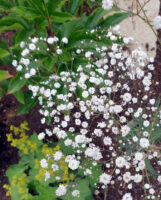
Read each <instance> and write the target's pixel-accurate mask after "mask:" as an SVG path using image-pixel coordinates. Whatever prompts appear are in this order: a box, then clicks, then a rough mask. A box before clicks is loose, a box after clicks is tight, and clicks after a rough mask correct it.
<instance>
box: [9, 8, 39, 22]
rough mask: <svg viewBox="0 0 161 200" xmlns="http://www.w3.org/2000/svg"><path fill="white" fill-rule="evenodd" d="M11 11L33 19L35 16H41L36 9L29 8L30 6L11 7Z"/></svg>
mask: <svg viewBox="0 0 161 200" xmlns="http://www.w3.org/2000/svg"><path fill="white" fill-rule="evenodd" d="M11 12H15V13H16V14H18V15H21V16H25V17H28V18H29V19H31V20H32V19H35V18H37V17H41V13H40V12H39V10H38V9H35V8H30V7H23V6H17V7H13V8H12V9H11Z"/></svg>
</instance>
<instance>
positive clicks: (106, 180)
mask: <svg viewBox="0 0 161 200" xmlns="http://www.w3.org/2000/svg"><path fill="white" fill-rule="evenodd" d="M111 178H112V176H111V175H109V174H106V173H103V174H102V175H101V176H100V178H99V182H100V183H103V184H104V185H107V184H109V183H110V181H111Z"/></svg>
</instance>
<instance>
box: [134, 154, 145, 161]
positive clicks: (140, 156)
mask: <svg viewBox="0 0 161 200" xmlns="http://www.w3.org/2000/svg"><path fill="white" fill-rule="evenodd" d="M135 159H136V160H139V161H141V160H142V159H143V153H141V152H136V153H135Z"/></svg>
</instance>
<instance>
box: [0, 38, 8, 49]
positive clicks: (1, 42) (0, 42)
mask: <svg viewBox="0 0 161 200" xmlns="http://www.w3.org/2000/svg"><path fill="white" fill-rule="evenodd" d="M0 48H2V49H5V50H7V51H9V48H8V44H7V42H6V40H4V39H3V38H2V39H1V40H0Z"/></svg>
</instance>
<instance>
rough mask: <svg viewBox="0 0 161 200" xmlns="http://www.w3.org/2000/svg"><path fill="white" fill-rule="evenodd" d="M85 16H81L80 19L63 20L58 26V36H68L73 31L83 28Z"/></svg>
mask: <svg viewBox="0 0 161 200" xmlns="http://www.w3.org/2000/svg"><path fill="white" fill-rule="evenodd" d="M86 20H87V17H86V16H83V17H81V18H80V19H75V20H72V21H70V22H65V23H64V24H63V25H61V26H60V27H59V34H60V37H69V36H70V35H71V34H72V33H73V32H74V31H77V30H81V29H82V28H84V26H85V23H86Z"/></svg>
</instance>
